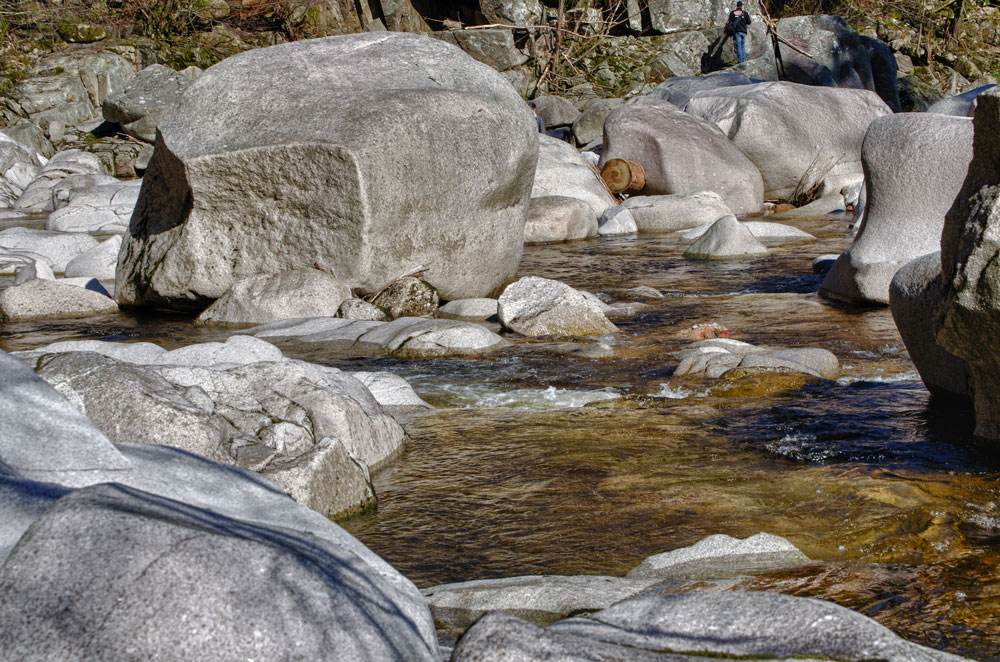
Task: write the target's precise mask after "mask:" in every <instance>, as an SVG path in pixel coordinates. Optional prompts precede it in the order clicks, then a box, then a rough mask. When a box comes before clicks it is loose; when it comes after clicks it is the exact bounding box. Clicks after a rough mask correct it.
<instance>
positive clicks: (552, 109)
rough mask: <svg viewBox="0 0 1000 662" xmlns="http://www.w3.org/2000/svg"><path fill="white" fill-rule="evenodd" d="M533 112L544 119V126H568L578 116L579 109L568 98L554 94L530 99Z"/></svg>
mask: <svg viewBox="0 0 1000 662" xmlns="http://www.w3.org/2000/svg"><path fill="white" fill-rule="evenodd" d="M532 103H534V104H535V112H536V113H538V116H539V117H541V118H542V119H543V120H545V126H546V127H547V128H552V127H556V126H569V125H570V124H572V123H573V122H575V121H576V120H577V118H579V117H580V111H579V110H577V109H576V106H574V105H573V104H572V103H570V102H569V100H567V99H564V98H562V97H556V96H540V97H535V98H534V99H532Z"/></svg>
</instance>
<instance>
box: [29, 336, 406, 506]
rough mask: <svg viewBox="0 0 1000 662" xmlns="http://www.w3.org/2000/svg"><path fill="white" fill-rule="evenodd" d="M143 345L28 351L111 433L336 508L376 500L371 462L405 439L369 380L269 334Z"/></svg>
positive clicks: (379, 461) (43, 372)
mask: <svg viewBox="0 0 1000 662" xmlns="http://www.w3.org/2000/svg"><path fill="white" fill-rule="evenodd" d="M139 349H140V348H136V347H125V348H122V347H120V346H116V344H114V343H86V344H80V343H59V344H56V345H54V346H50V347H48V348H42V349H40V350H36V351H33V352H32V353H30V354H26V355H24V356H25V359H26V360H33V362H34V366H35V368H36V371H37V373H38V375H39V376H41V377H42V378H43V379H45V380H46V381H48V382H49V383H51V384H52V385H53V386H54V387H55V388H56V390H58V391H59V392H60V393H62V394H63V395H64V396H66V397H67V398H68V399H69V400H70V401H71V402H73V403H74V404H75V405H76V406H77V407H78V408H79V409H80V411H81V412H83V413H84V414H85V415H86V416H87V417H88V418H90V420H92V421H93V422H94V423H95V424H96V425H97V426H98V427H99V428H100V429H101V430H102V432H104V433H105V434H106V435H108V437H109V438H111V439H112V440H114V441H116V442H121V443H124V442H128V443H143V444H153V445H167V446H173V447H176V448H181V449H183V450H186V451H188V452H192V453H196V454H198V455H200V456H203V457H207V458H210V459H213V460H215V461H218V462H223V463H227V464H238V465H240V466H242V467H244V468H248V469H253V470H255V471H259V472H261V473H263V474H264V475H265V476H267V477H269V478H270V479H271V480H273V481H274V482H276V483H277V484H278V485H280V486H281V487H282V488H283V489H284V490H285V491H286V492H287V493H288V494H290V495H291V496H292V497H294V498H295V499H296V500H297V501H299V502H300V503H303V504H304V505H307V506H309V507H310V508H313V509H314V510H318V511H319V512H321V513H323V514H325V515H328V516H331V517H333V516H342V515H345V514H348V513H351V512H355V511H356V510H358V509H359V508H362V507H365V506H367V505H370V503H371V502H372V501H373V499H374V496H373V494H372V491H371V486H370V485H369V483H368V471H369V469H370V468H371V469H374V468H377V467H379V466H381V465H384V464H385V463H386V462H388V461H389V460H391V459H392V458H393V457H395V456H396V455H397V454H398V453H399V451H400V450H401V448H402V442H403V436H404V435H403V431H402V429H401V428H400V427H399V426H398V425H397V424H396V423H395V421H393V420H392V419H391V418H390V417H389V416H388V415H386V414H385V413H384V412H383V411H382V410H381V408H380V406H379V404H378V402H377V401H376V400H375V399H374V398H373V396H372V395H371V393H370V392H369V391H368V390H367V388H365V386H364V385H363V384H361V383H360V382H358V381H357V380H356V379H354V378H352V377H351V376H349V375H348V374H346V373H343V372H341V371H339V370H337V369H335V368H329V367H325V366H319V365H314V364H309V363H305V362H301V361H293V360H288V359H284V357H282V355H281V352H280V351H278V350H277V349H276V348H274V347H273V346H272V345H270V344H269V343H265V342H263V341H260V340H256V339H254V338H250V337H246V336H236V337H234V338H232V339H230V341H229V342H227V343H226V344H225V345H222V344H219V343H208V344H205V345H193V346H189V347H185V348H182V349H178V350H174V351H172V352H164V351H163V350H159V349H158V348H155V347H153V348H149V349H148V350H147V351H144V352H143V353H142V354H139V353H138V351H139ZM108 354H110V355H111V356H108Z"/></svg>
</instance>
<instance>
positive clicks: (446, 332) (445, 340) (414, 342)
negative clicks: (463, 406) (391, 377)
mask: <svg viewBox="0 0 1000 662" xmlns="http://www.w3.org/2000/svg"><path fill="white" fill-rule="evenodd" d="M243 333H247V334H250V335H253V336H256V337H259V338H275V339H277V338H295V339H296V340H299V341H301V342H313V343H343V344H347V345H362V346H363V345H370V346H373V347H376V348H378V349H380V350H381V351H384V352H386V353H388V354H393V355H396V356H406V357H420V356H467V355H478V354H487V353H490V352H493V351H496V350H498V349H500V348H502V347H505V346H506V345H507V341H505V340H504V339H503V338H501V337H500V336H498V335H497V334H495V333H493V332H492V331H490V330H489V329H487V328H486V327H484V326H482V325H480V324H475V323H472V322H460V321H455V320H446V319H426V318H420V317H401V318H399V319H397V320H393V321H392V322H373V321H367V320H347V319H334V318H329V317H317V318H309V319H300V320H285V321H282V322H272V323H271V324H263V325H261V326H257V327H253V328H251V329H246V330H245V331H243Z"/></svg>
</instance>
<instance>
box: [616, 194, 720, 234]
mask: <svg viewBox="0 0 1000 662" xmlns="http://www.w3.org/2000/svg"><path fill="white" fill-rule="evenodd" d="M621 206H622V207H623V208H625V209H628V210H629V211H630V212H632V218H634V219H635V223H636V226H637V227H638V228H639V232H673V231H676V230H684V229H687V228H694V227H698V226H701V225H702V224H706V223H707V224H712V223H714V222H715V221H717V220H719V219H720V218H722V217H723V216H731V215H732V213H733V212H732V210H731V209H729V207H728V206H727V205H726V203H725V202H724V201H723V200H722V197H721V196H720V195H719V194H718V193H715V192H713V191H691V192H688V193H676V194H674V195H634V196H632V197H630V198H628V199H627V200H625V201H624V202H623V203H622V205H621Z"/></svg>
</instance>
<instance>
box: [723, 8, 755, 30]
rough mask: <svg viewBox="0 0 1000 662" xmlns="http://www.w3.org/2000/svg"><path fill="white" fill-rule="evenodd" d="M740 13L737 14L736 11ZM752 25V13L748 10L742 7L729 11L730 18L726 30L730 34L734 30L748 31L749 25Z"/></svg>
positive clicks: (727, 20)
mask: <svg viewBox="0 0 1000 662" xmlns="http://www.w3.org/2000/svg"><path fill="white" fill-rule="evenodd" d="M737 11H739V12H740V13H739V14H737V13H736V12H737ZM748 25H750V14H748V13H747V10H745V9H740V10H736V9H734V10H733V11H731V12H729V18H728V19H726V32H727V33H728V34H733V33H734V32H742V33H743V34H746V33H747V26H748Z"/></svg>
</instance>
